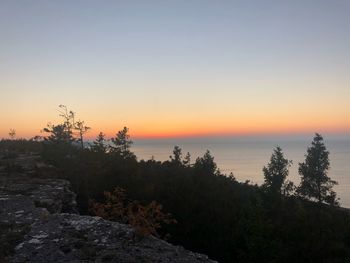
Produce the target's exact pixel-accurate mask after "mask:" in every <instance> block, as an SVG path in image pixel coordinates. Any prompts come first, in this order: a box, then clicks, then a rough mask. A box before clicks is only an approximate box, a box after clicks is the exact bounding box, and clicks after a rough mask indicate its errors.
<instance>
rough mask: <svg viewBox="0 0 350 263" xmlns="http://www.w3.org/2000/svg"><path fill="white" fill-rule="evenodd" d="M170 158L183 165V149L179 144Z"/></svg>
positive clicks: (176, 163) (173, 161)
mask: <svg viewBox="0 0 350 263" xmlns="http://www.w3.org/2000/svg"><path fill="white" fill-rule="evenodd" d="M169 157H170V160H171V162H172V163H174V164H175V165H181V163H182V162H181V157H182V150H181V148H180V147H179V146H175V147H174V150H173V155H170V156H169Z"/></svg>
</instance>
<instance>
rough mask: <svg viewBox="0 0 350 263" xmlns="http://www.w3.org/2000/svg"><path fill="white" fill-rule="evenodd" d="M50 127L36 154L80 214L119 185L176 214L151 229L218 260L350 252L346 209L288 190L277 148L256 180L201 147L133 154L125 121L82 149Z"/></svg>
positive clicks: (314, 258) (330, 256)
mask: <svg viewBox="0 0 350 263" xmlns="http://www.w3.org/2000/svg"><path fill="white" fill-rule="evenodd" d="M58 132H61V131H57V132H56V130H54V129H53V130H52V131H51V132H49V135H48V136H47V137H46V140H44V141H43V142H42V144H43V150H42V152H41V153H42V156H43V158H44V159H45V160H46V161H48V162H50V163H51V164H54V165H55V167H56V169H57V173H58V175H59V176H61V177H64V178H66V179H68V180H70V181H71V183H72V185H73V187H74V190H75V192H77V194H78V203H79V208H80V212H81V213H83V214H84V213H88V212H89V202H90V201H91V200H95V201H96V202H97V203H98V202H100V203H99V204H103V202H105V203H104V204H105V205H107V204H109V205H112V203H113V202H109V203H108V202H106V198H105V195H104V193H105V191H109V192H113V190H114V189H115V188H116V187H120V188H122V189H125V193H124V192H123V194H125V195H127V196H128V198H129V199H130V202H128V204H130V203H132V202H133V201H132V200H139V203H138V204H139V205H140V207H144V208H146V207H147V206H148V205H149V204H152V202H153V201H156V202H157V203H158V204H161V205H162V211H163V212H164V213H165V214H167V213H170V214H171V215H172V217H173V218H174V219H176V221H177V223H176V224H169V225H166V224H165V225H163V226H162V228H160V229H159V228H157V231H158V232H159V233H160V234H161V235H164V234H169V235H170V238H169V240H170V241H171V242H172V243H175V244H180V245H183V246H184V247H186V248H187V249H191V250H193V251H197V252H202V253H205V254H207V255H209V256H210V257H211V258H213V259H216V260H218V261H219V262H347V260H348V259H349V258H350V215H349V212H348V211H347V210H346V209H341V208H339V207H336V206H333V205H328V204H326V203H325V202H313V201H312V200H313V199H311V198H310V199H308V195H305V194H303V195H299V192H298V191H296V192H294V193H293V191H291V190H293V188H292V187H290V188H288V181H287V180H286V178H287V176H288V167H289V164H290V162H289V160H287V159H286V158H285V157H284V156H283V153H282V150H281V149H280V148H276V149H275V150H274V152H273V155H272V157H271V160H270V163H269V164H268V165H267V166H266V167H265V168H264V169H263V173H264V176H265V184H264V185H263V186H257V185H251V184H249V183H248V182H246V183H240V182H237V181H236V180H235V178H234V177H233V176H232V175H230V176H227V175H224V174H222V173H221V172H220V171H219V170H218V169H217V166H216V164H215V161H214V157H213V156H212V155H211V154H210V152H209V151H208V152H206V153H205V155H204V156H203V157H199V158H197V159H196V160H195V162H194V163H191V161H190V160H191V158H190V155H189V154H187V155H186V156H185V158H183V156H182V151H181V149H180V148H179V147H175V148H174V152H173V155H172V156H170V159H169V160H168V161H165V162H160V161H156V160H154V159H150V160H140V161H138V160H137V158H136V156H135V155H134V154H133V153H132V151H131V149H132V148H131V144H132V142H131V140H130V137H129V136H128V130H127V128H124V129H123V130H122V131H120V132H118V133H117V135H116V137H115V138H113V140H111V141H108V140H107V139H106V138H105V136H104V134H103V133H100V134H99V136H98V138H97V139H96V140H95V142H93V143H92V144H91V147H85V148H81V147H80V146H79V145H80V144H78V145H76V144H75V141H74V138H73V137H72V136H69V139H67V138H66V137H64V138H66V139H64V140H60V138H57V136H61V133H58ZM66 135H67V134H65V135H63V136H66ZM52 136H53V137H52ZM316 137H317V135H316ZM315 143H317V141H316V142H315ZM312 147H314V144H313V146H312ZM322 150H323V154H324V151H325V149H323V148H322ZM312 153H314V150H312V148H311V149H310V148H309V150H308V155H307V157H306V161H305V164H301V166H300V167H301V168H300V169H301V171H302V174H303V175H304V176H305V175H307V174H311V173H312V172H310V171H312V170H311V168H312V164H313V163H314V162H315V160H316V159H317V158H316V159H315V157H314V155H312ZM322 156H323V155H322ZM323 157H324V158H323V159H322V160H326V158H325V156H323ZM327 157H328V155H327ZM310 160H311V161H310ZM327 160H328V159H327ZM305 167H306V168H305ZM327 167H328V166H327V165H326V166H323V168H325V169H324V170H323V171H326V170H327V169H326V168H327ZM304 169H306V171H307V173H304ZM323 175H325V174H324V173H323ZM262 176H263V175H262ZM287 188H288V189H289V190H288V189H287ZM284 190H288V191H284ZM287 192H288V194H286V193H287ZM107 195H108V194H107ZM109 197H110V196H109ZM122 200H123V199H122ZM107 201H108V200H107ZM321 201H327V200H324V199H322V200H321ZM101 202H102V203H101ZM116 203H118V202H116ZM119 204H120V202H119ZM127 207H128V205H124V206H123V209H125V208H127ZM99 208H101V206H100V207H95V209H99ZM102 208H103V211H102V212H106V211H107V210H106V209H105V208H106V207H105V206H103V207H102ZM109 208H110V207H109V206H108V209H109ZM157 209H158V208H157ZM112 211H113V213H117V212H116V211H118V209H112ZM95 212H96V211H95ZM120 216H121V217H123V216H125V213H124V214H122V215H120ZM116 220H118V219H117V218H116Z"/></svg>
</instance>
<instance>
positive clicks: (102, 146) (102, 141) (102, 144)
mask: <svg viewBox="0 0 350 263" xmlns="http://www.w3.org/2000/svg"><path fill="white" fill-rule="evenodd" d="M105 137H106V135H105V134H104V133H103V132H100V133H99V134H98V135H97V138H96V139H95V140H94V141H93V143H92V146H91V149H92V151H94V152H98V153H106V152H107V150H108V147H107V140H106V138H105Z"/></svg>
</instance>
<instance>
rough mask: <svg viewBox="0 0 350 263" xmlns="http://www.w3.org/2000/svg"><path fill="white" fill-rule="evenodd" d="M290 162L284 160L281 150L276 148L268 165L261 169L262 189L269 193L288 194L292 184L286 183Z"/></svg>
mask: <svg viewBox="0 0 350 263" xmlns="http://www.w3.org/2000/svg"><path fill="white" fill-rule="evenodd" d="M291 164H292V161H291V160H288V159H286V158H284V155H283V151H282V149H281V148H280V147H279V146H277V147H276V148H275V149H274V151H273V153H272V155H271V159H270V163H268V165H267V167H266V166H265V167H264V168H263V172H264V180H265V182H264V185H263V186H264V187H265V188H266V189H267V190H268V191H269V192H271V193H278V194H281V193H282V194H288V193H289V192H290V191H291V190H292V186H293V184H292V182H290V181H286V178H287V176H288V174H289V170H288V169H289V167H290V166H291Z"/></svg>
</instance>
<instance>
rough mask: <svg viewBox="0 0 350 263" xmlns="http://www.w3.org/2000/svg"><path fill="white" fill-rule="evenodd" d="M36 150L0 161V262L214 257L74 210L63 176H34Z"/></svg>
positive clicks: (73, 195) (202, 259)
mask: <svg viewBox="0 0 350 263" xmlns="http://www.w3.org/2000/svg"><path fill="white" fill-rule="evenodd" d="M36 158H37V157H35V156H20V157H18V158H16V159H15V160H11V161H9V160H6V161H3V160H2V161H1V163H0V262H16V263H17V262H18V263H19V262H33V263H34V262H35V263H44V262H45V263H48V262H120V263H124V262H125V263H126V262H215V261H212V260H210V259H209V258H208V257H207V256H205V255H202V254H197V253H193V252H191V251H188V250H185V249H184V248H182V247H179V246H174V245H171V244H169V243H167V242H165V241H163V240H160V239H158V238H155V237H153V236H148V237H143V238H140V237H139V236H138V235H137V234H136V233H135V231H134V230H133V229H132V228H131V227H130V226H128V225H124V224H119V223H116V222H111V221H107V220H104V219H102V218H99V217H91V216H81V215H79V214H78V213H77V209H76V201H75V194H74V193H73V192H72V191H71V190H70V184H69V182H68V181H66V180H62V179H53V178H51V179H48V178H39V177H37V173H36V169H37V168H38V166H40V163H38V162H37V161H36Z"/></svg>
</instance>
